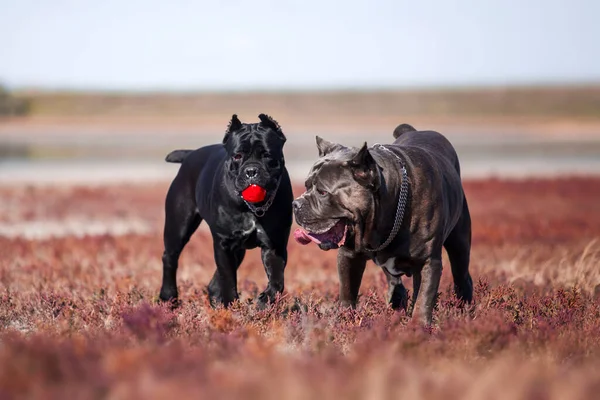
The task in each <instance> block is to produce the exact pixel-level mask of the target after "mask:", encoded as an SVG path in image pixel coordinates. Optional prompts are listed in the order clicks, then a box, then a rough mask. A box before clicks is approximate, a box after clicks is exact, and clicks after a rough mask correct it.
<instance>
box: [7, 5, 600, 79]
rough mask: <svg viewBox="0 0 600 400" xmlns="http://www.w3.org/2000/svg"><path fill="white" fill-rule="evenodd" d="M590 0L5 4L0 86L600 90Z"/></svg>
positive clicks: (598, 11)
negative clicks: (553, 86) (594, 85)
mask: <svg viewBox="0 0 600 400" xmlns="http://www.w3.org/2000/svg"><path fill="white" fill-rule="evenodd" d="M599 16H600V1H595V0H587V1H585V0H571V1H558V0H545V1H544V0H521V1H514V0H479V1H476V0H464V1H451V0H437V1H434V0H429V1H414V0H411V1H404V0H395V1H394V0H371V1H362V0H346V1H342V0H339V1H327V0H320V1H319V0H316V1H315V0H298V1H284V0H279V1H275V0H273V1H268V0H252V1H248V0H247V1H242V0H220V1H219V0H217V1H187V0H176V1H175V0H174V1H171V2H169V1H165V0H161V1H159V0H143V1H142V0H103V1H99V0H52V1H49V0H37V1H34V0H12V1H8V0H0V38H2V39H3V44H2V45H1V47H0V81H3V82H4V83H6V84H8V85H9V86H11V87H17V88H19V87H47V88H71V89H132V90H202V89H207V90H215V89H227V90H229V89H281V88H299V89H303V88H362V87H380V88H386V87H388V88H392V87H418V86H436V85H443V86H456V85H487V84H494V85H503V84H528V83H547V82H557V83H564V82H600V24H599V23H598V18H599Z"/></svg>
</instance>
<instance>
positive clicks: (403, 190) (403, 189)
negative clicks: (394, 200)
mask: <svg viewBox="0 0 600 400" xmlns="http://www.w3.org/2000/svg"><path fill="white" fill-rule="evenodd" d="M375 146H377V147H379V148H380V149H383V150H385V151H387V152H388V153H390V154H392V155H393V156H394V157H396V158H397V159H398V161H399V162H400V166H401V167H402V183H401V184H400V195H399V196H398V207H397V208H396V218H395V219H394V226H393V228H392V231H391V232H390V235H389V236H388V238H387V240H386V241H385V242H383V243H382V244H381V245H380V246H379V247H377V248H376V249H369V248H368V247H367V248H366V250H367V251H369V252H372V253H374V252H377V251H381V250H383V249H385V248H386V247H387V246H388V245H389V244H390V243H392V241H393V240H394V238H395V237H396V235H397V234H398V231H399V230H400V227H401V226H402V221H403V220H404V210H405V208H406V201H407V199H408V172H407V171H406V167H405V166H404V161H403V160H402V159H401V158H400V156H398V155H397V154H396V153H394V152H393V151H391V150H390V149H388V148H387V147H385V146H384V145H382V144H379V143H376V144H375V145H373V147H375Z"/></svg>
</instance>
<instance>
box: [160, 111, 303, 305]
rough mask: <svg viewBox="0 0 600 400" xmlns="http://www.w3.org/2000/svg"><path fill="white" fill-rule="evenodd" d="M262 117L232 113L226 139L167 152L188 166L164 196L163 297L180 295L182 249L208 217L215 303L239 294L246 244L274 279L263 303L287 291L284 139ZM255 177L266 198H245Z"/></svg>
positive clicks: (288, 210) (288, 209) (288, 188)
mask: <svg viewBox="0 0 600 400" xmlns="http://www.w3.org/2000/svg"><path fill="white" fill-rule="evenodd" d="M258 117H259V119H260V123H256V124H244V123H242V122H240V120H239V119H238V118H237V115H233V117H232V119H231V122H230V123H229V126H228V128H227V131H226V133H225V137H224V138H223V144H215V145H211V146H205V147H202V148H199V149H197V150H175V151H173V152H171V153H170V154H169V155H168V156H167V158H166V161H167V162H173V163H182V165H181V167H180V169H179V172H178V174H177V176H176V177H175V179H174V180H173V182H172V183H171V187H170V188H169V191H168V193H167V197H166V202H165V229H164V245H165V251H164V254H163V258H162V260H163V281H162V287H161V290H160V299H161V300H162V301H173V302H174V303H176V302H177V297H178V293H177V282H176V275H177V263H178V260H179V255H180V254H181V251H182V250H183V248H184V246H185V245H186V243H187V242H188V241H189V239H190V236H192V234H193V233H194V232H195V231H196V229H197V228H198V226H199V225H200V222H202V220H204V221H206V223H207V224H208V225H209V227H210V231H211V233H212V237H213V242H214V243H213V247H214V256H215V263H216V265H217V270H216V272H215V274H214V276H213V278H212V280H211V281H210V283H209V285H208V294H209V297H210V300H211V304H213V305H217V304H219V303H221V304H223V305H224V306H228V305H229V304H230V303H231V302H233V301H234V300H235V299H237V298H238V291H237V269H238V267H239V266H240V264H241V262H242V260H243V259H244V255H245V253H246V249H253V248H256V247H260V248H261V251H262V261H263V264H264V266H265V270H266V273H267V277H268V279H269V283H268V285H267V288H266V289H265V291H264V292H262V293H261V294H260V296H259V298H258V301H259V306H261V307H262V306H264V305H265V304H266V303H268V302H270V301H272V300H274V298H275V296H276V295H277V293H281V292H282V291H283V288H284V277H283V275H284V269H285V265H286V263H287V242H288V238H289V234H290V228H291V224H292V200H293V195H292V185H291V183H290V178H289V175H288V172H287V170H286V168H285V163H284V158H283V144H284V143H285V140H286V139H285V136H284V134H283V132H282V130H281V128H280V126H279V124H278V123H277V122H276V121H275V120H274V119H272V118H271V117H269V116H267V115H264V114H261V115H259V116H258ZM251 184H254V185H258V186H260V187H262V188H265V189H266V196H265V198H264V200H263V201H262V202H260V203H249V202H247V201H245V200H244V199H243V198H242V197H241V192H242V191H243V190H244V189H246V188H247V187H248V186H249V185H251Z"/></svg>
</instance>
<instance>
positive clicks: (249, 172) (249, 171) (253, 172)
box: [246, 167, 258, 178]
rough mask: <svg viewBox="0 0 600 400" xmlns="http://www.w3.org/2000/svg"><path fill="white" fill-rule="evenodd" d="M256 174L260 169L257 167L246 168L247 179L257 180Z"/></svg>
mask: <svg viewBox="0 0 600 400" xmlns="http://www.w3.org/2000/svg"><path fill="white" fill-rule="evenodd" d="M256 174H258V169H256V168H255V167H248V168H246V177H247V178H255V177H256Z"/></svg>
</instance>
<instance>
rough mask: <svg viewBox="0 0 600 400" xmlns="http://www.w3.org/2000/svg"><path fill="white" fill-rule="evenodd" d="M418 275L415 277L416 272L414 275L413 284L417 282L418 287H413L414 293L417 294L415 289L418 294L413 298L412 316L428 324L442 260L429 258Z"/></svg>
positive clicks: (437, 286)
mask: <svg viewBox="0 0 600 400" xmlns="http://www.w3.org/2000/svg"><path fill="white" fill-rule="evenodd" d="M419 275H420V276H419V277H417V274H415V277H414V278H415V279H414V282H415V285H417V284H418V285H419V286H420V288H418V289H417V288H415V294H417V291H418V294H417V297H416V299H415V304H414V310H413V315H412V318H413V320H414V319H415V318H417V319H418V320H419V321H420V322H421V323H423V324H424V325H426V326H430V325H431V321H432V314H433V306H434V303H435V298H436V296H437V292H438V289H439V287H440V278H441V277H442V260H440V259H434V258H430V259H429V260H427V262H426V263H425V265H424V266H423V269H422V270H421V272H420V274H419ZM413 299H414V297H413Z"/></svg>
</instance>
